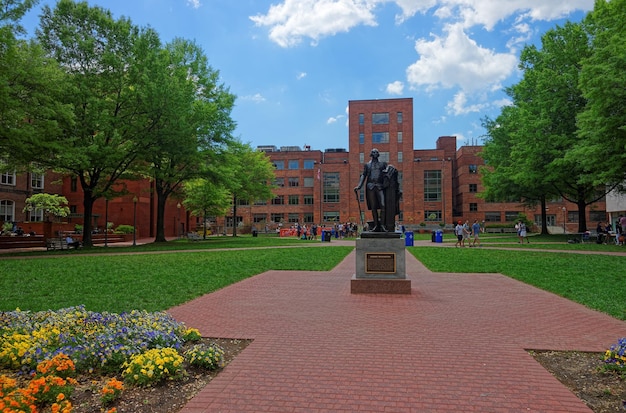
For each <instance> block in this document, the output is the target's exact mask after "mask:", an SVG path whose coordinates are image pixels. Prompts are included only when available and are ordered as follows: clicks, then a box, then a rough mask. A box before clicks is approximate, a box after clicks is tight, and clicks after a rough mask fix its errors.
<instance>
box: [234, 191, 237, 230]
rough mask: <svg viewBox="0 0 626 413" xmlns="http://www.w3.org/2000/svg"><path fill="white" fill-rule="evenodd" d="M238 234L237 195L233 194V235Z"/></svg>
mask: <svg viewBox="0 0 626 413" xmlns="http://www.w3.org/2000/svg"><path fill="white" fill-rule="evenodd" d="M236 236H237V195H233V237H236Z"/></svg>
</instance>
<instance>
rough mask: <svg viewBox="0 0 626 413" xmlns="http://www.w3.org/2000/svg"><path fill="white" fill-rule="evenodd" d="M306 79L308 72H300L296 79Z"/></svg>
mask: <svg viewBox="0 0 626 413" xmlns="http://www.w3.org/2000/svg"><path fill="white" fill-rule="evenodd" d="M305 77H306V72H300V73H298V74H297V75H296V79H298V80H300V79H304V78H305Z"/></svg>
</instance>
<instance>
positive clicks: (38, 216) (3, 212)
mask: <svg viewBox="0 0 626 413" xmlns="http://www.w3.org/2000/svg"><path fill="white" fill-rule="evenodd" d="M26 220H27V221H30V222H41V221H43V209H39V208H35V209H33V210H32V211H27V216H26ZM0 221H2V222H13V221H15V202H13V201H10V200H6V199H3V200H0Z"/></svg>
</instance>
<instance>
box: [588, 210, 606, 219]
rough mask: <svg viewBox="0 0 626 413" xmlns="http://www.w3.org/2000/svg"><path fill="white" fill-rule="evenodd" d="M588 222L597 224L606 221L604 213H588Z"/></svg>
mask: <svg viewBox="0 0 626 413" xmlns="http://www.w3.org/2000/svg"><path fill="white" fill-rule="evenodd" d="M589 221H591V222H598V221H602V222H605V221H606V211H589Z"/></svg>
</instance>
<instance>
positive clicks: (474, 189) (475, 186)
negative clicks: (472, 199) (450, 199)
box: [469, 184, 478, 192]
mask: <svg viewBox="0 0 626 413" xmlns="http://www.w3.org/2000/svg"><path fill="white" fill-rule="evenodd" d="M469 191H470V192H478V184H469Z"/></svg>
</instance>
